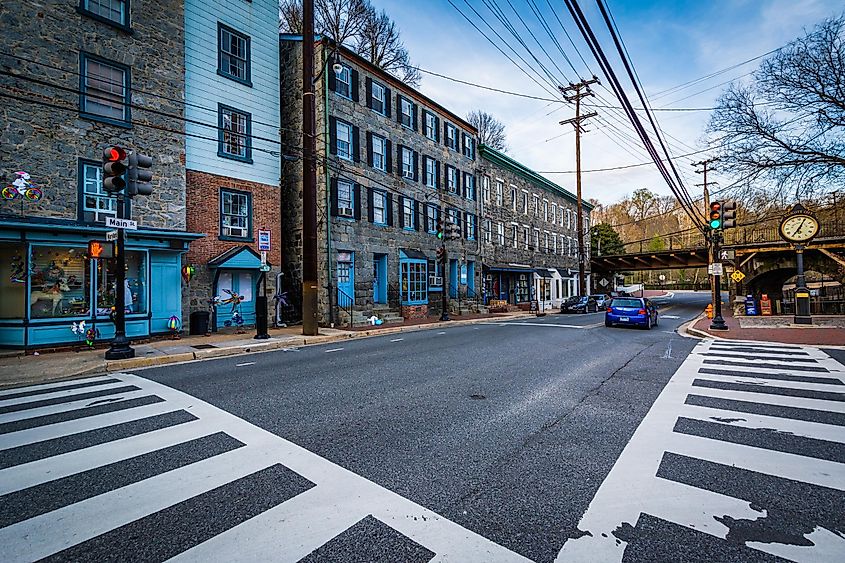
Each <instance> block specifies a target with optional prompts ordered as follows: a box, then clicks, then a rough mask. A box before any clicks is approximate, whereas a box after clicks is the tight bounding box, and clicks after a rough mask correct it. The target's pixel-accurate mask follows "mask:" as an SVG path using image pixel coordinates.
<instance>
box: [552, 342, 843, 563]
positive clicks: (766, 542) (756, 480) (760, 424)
mask: <svg viewBox="0 0 845 563" xmlns="http://www.w3.org/2000/svg"><path fill="white" fill-rule="evenodd" d="M649 530H651V532H650V531H649ZM654 530H662V531H663V535H662V537H649V534H652V536H654V535H658V536H659V535H660V534H659V533H657V532H654ZM666 530H671V532H672V533H666ZM575 535H577V536H578V537H574V538H572V539H569V540H568V541H566V543H564V545H563V548H562V549H561V551H560V553H559V554H558V557H557V561H559V562H570V561H602V562H612V561H622V560H623V557H625V560H632V561H633V560H639V557H637V556H636V554H635V553H634V552H635V551H637V550H639V549H640V548H641V547H642V546H646V548H645V549H646V550H647V551H650V552H651V553H652V557H653V553H655V552H656V550H657V549H658V547H656V546H658V545H659V544H660V542H661V541H662V542H665V541H667V537H668V536H672V535H676V536H682V537H684V538H686V542H687V543H688V544H689V543H693V538H694V540H695V542H697V543H696V545H698V546H699V548H700V549H704V548H701V547H700V546H704V545H716V546H717V549H719V550H727V551H721V552H720V553H721V555H720V556H718V557H717V556H714V557H708V555H707V554H706V553H705V552H704V551H699V552H697V553H696V555H695V556H694V559H695V560H702V561H708V560H755V561H756V560H772V559H777V558H783V559H787V560H793V561H845V366H843V365H841V364H840V363H838V362H836V361H835V360H833V359H832V358H830V357H829V356H827V355H826V354H825V353H823V352H822V351H820V350H818V349H816V348H812V347H799V346H786V345H780V344H769V343H759V342H756V343H755V342H743V341H725V340H718V341H716V340H706V341H702V342H701V343H700V344H698V345H697V346H696V348H695V349H694V350H693V352H692V354H690V356H689V357H688V358H687V359H686V360H685V361H684V363H683V364H682V365H681V366H680V368H679V369H678V371H677V372H676V373H675V374H674V375H673V376H672V378H671V380H670V381H669V383H668V384H667V385H666V387H665V388H664V390H663V391H662V392H661V394H660V396H659V397H658V399H657V400H656V401H655V403H654V405H653V406H652V408H651V409H650V410H649V412H648V414H647V415H646V417H645V418H644V419H643V421H642V423H641V424H640V426H639V427H638V428H637V430H636V431H635V432H634V435H633V437H632V438H631V440H630V442H629V443H628V444H627V446H626V447H625V449H624V451H623V452H622V454H621V456H620V457H619V459H618V460H617V461H616V463H615V465H614V466H613V468H612V469H611V471H610V473H609V474H608V475H607V477H606V478H605V480H604V481H603V482H602V484H601V486H600V487H599V489H598V491H597V493H596V495H595V497H594V498H593V500H592V502H591V503H590V505H589V508H588V509H587V511H586V513H585V514H584V515H583V517H582V518H581V520H580V522H579V525H578V534H575ZM683 548H684V546H679V547H678V548H677V549H678V550H677V551H672V549H671V548H668V550H667V551H666V552H667V553H672V554H673V555H672V557H673V558H677V559H676V560H684V556H683V555H682V549H683ZM663 549H666V548H665V546H664V548H663ZM760 552H763V553H760ZM724 553H732V556H731V557H728V558H726V557H725V556H724ZM755 553H756V555H755ZM768 556H774V558H772V559H765V557H768ZM761 557H763V559H761ZM657 559H660V557H657ZM652 560H653V559H652Z"/></svg>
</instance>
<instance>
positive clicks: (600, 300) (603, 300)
mask: <svg viewBox="0 0 845 563" xmlns="http://www.w3.org/2000/svg"><path fill="white" fill-rule="evenodd" d="M590 297H592V298H593V299H595V300H596V305H598V306H599V309H604V308H605V307H607V302H608V301H610V298H609V297H608V296H607V295H605V294H604V293H594V294H592V295H590Z"/></svg>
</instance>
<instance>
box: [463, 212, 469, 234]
mask: <svg viewBox="0 0 845 563" xmlns="http://www.w3.org/2000/svg"><path fill="white" fill-rule="evenodd" d="M469 216H470V214H469V213H464V238H466V239H468V238H469Z"/></svg>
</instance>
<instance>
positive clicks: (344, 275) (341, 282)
mask: <svg viewBox="0 0 845 563" xmlns="http://www.w3.org/2000/svg"><path fill="white" fill-rule="evenodd" d="M354 302H355V253H354V252H338V253H337V304H338V305H339V306H341V307H349V306H350V305H351V304H353V303H354Z"/></svg>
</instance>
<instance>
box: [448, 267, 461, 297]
mask: <svg viewBox="0 0 845 563" xmlns="http://www.w3.org/2000/svg"><path fill="white" fill-rule="evenodd" d="M459 283H460V280H459V279H458V261H457V260H449V297H451V298H452V299H454V298H456V297H457V296H458V284H459Z"/></svg>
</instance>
